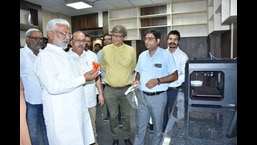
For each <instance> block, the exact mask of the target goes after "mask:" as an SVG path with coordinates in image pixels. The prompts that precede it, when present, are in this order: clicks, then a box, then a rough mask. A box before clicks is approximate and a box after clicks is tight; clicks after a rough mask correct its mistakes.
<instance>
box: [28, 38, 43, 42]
mask: <svg viewBox="0 0 257 145" xmlns="http://www.w3.org/2000/svg"><path fill="white" fill-rule="evenodd" d="M28 38H31V39H34V40H36V41H43V37H28Z"/></svg>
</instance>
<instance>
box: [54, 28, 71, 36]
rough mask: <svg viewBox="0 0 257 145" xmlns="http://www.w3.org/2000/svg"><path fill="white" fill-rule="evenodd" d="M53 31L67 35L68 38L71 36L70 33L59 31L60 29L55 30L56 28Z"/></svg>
mask: <svg viewBox="0 0 257 145" xmlns="http://www.w3.org/2000/svg"><path fill="white" fill-rule="evenodd" d="M55 32H58V33H60V34H62V35H63V36H64V37H67V36H68V37H69V38H71V37H72V34H71V33H67V32H61V31H57V30H55Z"/></svg>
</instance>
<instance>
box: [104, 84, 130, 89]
mask: <svg viewBox="0 0 257 145" xmlns="http://www.w3.org/2000/svg"><path fill="white" fill-rule="evenodd" d="M105 85H106V86H108V87H112V88H115V89H123V88H126V87H130V86H131V85H130V84H129V85H126V86H122V87H113V86H111V85H109V84H105Z"/></svg>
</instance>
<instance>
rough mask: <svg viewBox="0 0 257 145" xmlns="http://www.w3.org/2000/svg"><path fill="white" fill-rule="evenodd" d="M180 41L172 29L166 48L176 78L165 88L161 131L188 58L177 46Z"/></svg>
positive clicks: (167, 117)
mask: <svg viewBox="0 0 257 145" xmlns="http://www.w3.org/2000/svg"><path fill="white" fill-rule="evenodd" d="M179 42H180V33H179V31H177V30H172V31H170V32H169V33H168V36H167V44H168V46H169V47H168V48H167V49H166V50H167V51H168V52H170V54H171V55H172V56H173V58H174V59H175V63H176V66H177V69H178V79H177V80H176V81H173V82H171V83H170V84H169V88H168V90H167V96H168V98H167V104H166V107H165V111H164V118H163V119H164V120H163V132H165V128H166V126H167V123H168V120H169V114H170V112H171V110H172V108H173V106H174V103H175V100H176V98H177V95H178V91H179V89H180V87H181V85H182V84H183V83H184V81H185V66H186V62H187V60H188V56H187V54H186V53H185V52H184V51H182V50H181V49H180V48H179Z"/></svg>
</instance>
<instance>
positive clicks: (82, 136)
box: [35, 43, 94, 145]
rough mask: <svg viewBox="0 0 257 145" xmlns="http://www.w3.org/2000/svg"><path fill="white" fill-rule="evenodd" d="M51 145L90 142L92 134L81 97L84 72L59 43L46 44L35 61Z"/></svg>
mask: <svg viewBox="0 0 257 145" xmlns="http://www.w3.org/2000/svg"><path fill="white" fill-rule="evenodd" d="M35 73H36V75H37V77H38V78H39V81H40V84H41V85H42V87H43V94H42V101H43V107H44V116H45V122H46V128H47V136H48V139H49V144H50V145H89V144H91V143H93V142H94V134H93V129H92V125H91V120H90V116H89V112H88V109H86V108H87V105H86V100H85V97H84V91H83V86H82V85H83V84H84V83H85V78H84V76H81V75H80V74H79V70H78V68H77V65H74V64H72V61H71V58H70V57H69V55H68V54H67V53H66V52H65V51H64V50H63V49H62V48H60V47H57V46H54V45H51V44H49V43H48V44H47V47H46V48H45V49H44V50H43V51H42V52H40V53H39V55H38V57H37V59H36V62H35Z"/></svg>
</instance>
